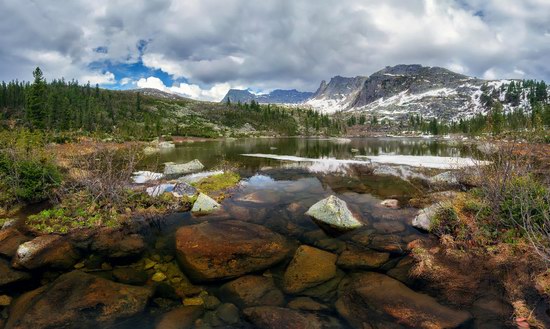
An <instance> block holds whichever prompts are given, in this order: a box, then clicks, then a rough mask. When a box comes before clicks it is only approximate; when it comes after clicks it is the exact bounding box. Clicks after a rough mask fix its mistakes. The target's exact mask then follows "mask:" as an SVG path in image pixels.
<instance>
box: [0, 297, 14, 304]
mask: <svg viewBox="0 0 550 329" xmlns="http://www.w3.org/2000/svg"><path fill="white" fill-rule="evenodd" d="M11 300H12V298H11V297H10V296H8V295H1V296H0V306H10V304H11Z"/></svg>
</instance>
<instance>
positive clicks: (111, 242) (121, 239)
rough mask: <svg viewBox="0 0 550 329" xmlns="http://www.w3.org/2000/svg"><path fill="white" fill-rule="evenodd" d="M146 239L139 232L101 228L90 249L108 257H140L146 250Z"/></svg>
mask: <svg viewBox="0 0 550 329" xmlns="http://www.w3.org/2000/svg"><path fill="white" fill-rule="evenodd" d="M145 247H146V246H145V240H144V239H143V237H142V236H141V235H139V234H125V232H122V231H120V230H113V229H110V228H106V229H102V230H100V231H99V232H98V233H97V234H96V236H95V237H94V240H93V242H92V244H91V246H90V249H91V250H92V251H93V252H95V253H98V254H100V255H104V256H106V257H108V258H112V259H116V258H128V257H138V256H140V255H141V254H142V253H143V252H144V251H145Z"/></svg>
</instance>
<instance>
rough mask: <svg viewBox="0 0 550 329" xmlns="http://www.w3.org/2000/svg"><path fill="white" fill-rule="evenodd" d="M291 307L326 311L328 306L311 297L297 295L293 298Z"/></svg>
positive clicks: (289, 305) (290, 303) (289, 304)
mask: <svg viewBox="0 0 550 329" xmlns="http://www.w3.org/2000/svg"><path fill="white" fill-rule="evenodd" d="M287 306H288V307H289V308H291V309H294V310H302V311H313V312H317V311H326V310H328V306H326V305H324V304H321V303H318V302H316V301H315V300H313V299H312V298H309V297H297V298H295V299H293V300H291V301H290V302H289V303H288V305H287Z"/></svg>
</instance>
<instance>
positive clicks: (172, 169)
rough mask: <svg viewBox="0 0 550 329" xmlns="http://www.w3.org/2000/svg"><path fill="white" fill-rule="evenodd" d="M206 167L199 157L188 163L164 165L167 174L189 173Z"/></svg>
mask: <svg viewBox="0 0 550 329" xmlns="http://www.w3.org/2000/svg"><path fill="white" fill-rule="evenodd" d="M202 169H204V165H203V164H202V163H201V162H200V161H199V160H197V159H195V160H193V161H190V162H187V163H180V164H177V163H171V162H169V163H166V164H165V166H164V174H165V175H182V174H189V173H193V172H197V171H201V170H202Z"/></svg>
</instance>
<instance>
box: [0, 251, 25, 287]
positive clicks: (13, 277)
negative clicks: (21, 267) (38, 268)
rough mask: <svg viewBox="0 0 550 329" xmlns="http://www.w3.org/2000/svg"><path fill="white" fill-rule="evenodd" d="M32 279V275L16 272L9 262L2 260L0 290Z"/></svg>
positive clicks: (0, 261)
mask: <svg viewBox="0 0 550 329" xmlns="http://www.w3.org/2000/svg"><path fill="white" fill-rule="evenodd" d="M30 278H31V275H30V274H29V273H27V272H22V271H17V270H14V269H13V268H11V266H10V264H9V262H8V261H7V260H4V259H1V258H0V288H3V287H6V286H10V285H12V284H15V283H18V282H21V281H25V280H29V279H30Z"/></svg>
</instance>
